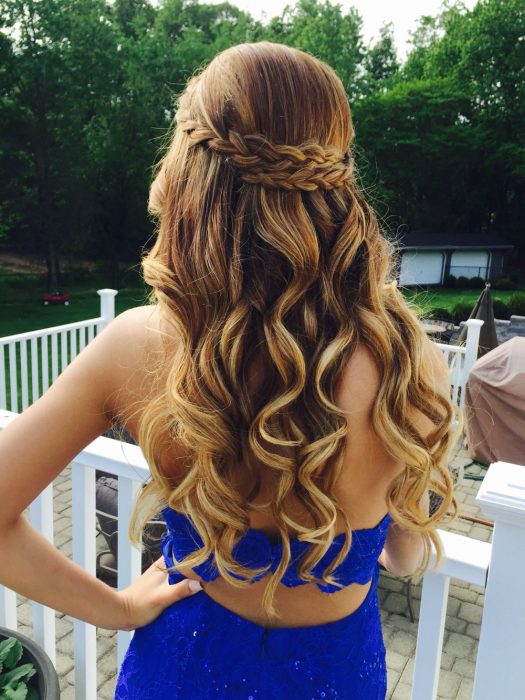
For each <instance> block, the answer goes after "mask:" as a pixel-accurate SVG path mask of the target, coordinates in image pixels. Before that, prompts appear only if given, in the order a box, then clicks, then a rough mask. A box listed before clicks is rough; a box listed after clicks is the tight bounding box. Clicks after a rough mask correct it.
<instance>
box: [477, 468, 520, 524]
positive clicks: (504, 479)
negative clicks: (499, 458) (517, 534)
mask: <svg viewBox="0 0 525 700" xmlns="http://www.w3.org/2000/svg"><path fill="white" fill-rule="evenodd" d="M476 502H477V504H478V505H479V507H480V508H481V509H482V511H483V512H484V513H485V514H486V515H488V516H489V517H492V518H493V519H494V520H496V521H503V522H506V523H511V524H513V525H519V526H521V527H523V528H525V466H522V465H520V464H511V463H510V462H494V463H493V464H491V465H490V467H489V469H488V471H487V474H486V476H485V478H484V479H483V482H482V484H481V487H480V489H479V491H478V495H477V497H476Z"/></svg>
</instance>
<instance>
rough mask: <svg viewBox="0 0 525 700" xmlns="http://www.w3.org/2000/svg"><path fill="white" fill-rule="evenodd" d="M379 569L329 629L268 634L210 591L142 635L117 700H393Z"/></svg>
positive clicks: (140, 631) (169, 612) (127, 660)
mask: <svg viewBox="0 0 525 700" xmlns="http://www.w3.org/2000/svg"><path fill="white" fill-rule="evenodd" d="M378 575H379V567H378V565H377V564H376V566H375V567H374V573H373V577H372V585H371V587H370V589H369V591H368V594H367V596H366V598H365V600H364V602H363V603H362V604H361V605H360V607H359V608H358V609H357V610H356V611H355V612H353V613H352V614H351V615H348V616H347V617H345V618H343V619H341V620H337V621H336V622H330V623H327V624H323V625H314V626H308V627H281V628H274V629H268V628H265V627H262V626H260V625H257V624H255V623H253V622H251V621H250V620H247V619H245V618H242V617H240V616H239V615H237V614H236V613H234V612H233V611H231V610H228V609H227V608H225V607H223V606H221V605H219V604H218V603H216V602H215V601H214V600H212V599H211V598H210V597H209V596H208V595H206V593H205V592H204V591H201V592H200V593H197V594H195V595H193V596H190V597H188V598H184V599H183V600H181V601H179V602H178V603H175V604H174V605H172V606H170V607H169V608H167V609H166V610H165V611H164V612H163V613H162V614H161V615H160V616H159V617H158V618H157V619H156V620H155V621H154V622H152V623H151V624H149V625H147V626H145V627H142V628H140V629H138V630H136V631H135V634H134V636H133V639H132V641H131V644H130V646H129V648H128V651H127V653H126V656H125V658H124V661H123V663H122V666H121V669H120V673H119V677H118V681H117V686H116V690H115V700H177V699H179V698H180V699H182V698H184V700H211V699H212V698H214V699H217V698H219V699H220V700H241V699H242V700H283V698H287V700H307V699H310V698H312V699H313V698H315V700H318V699H321V698H323V699H324V700H385V696H386V663H385V647H384V643H383V637H382V632H381V621H380V616H379V608H378V601H377V579H378Z"/></svg>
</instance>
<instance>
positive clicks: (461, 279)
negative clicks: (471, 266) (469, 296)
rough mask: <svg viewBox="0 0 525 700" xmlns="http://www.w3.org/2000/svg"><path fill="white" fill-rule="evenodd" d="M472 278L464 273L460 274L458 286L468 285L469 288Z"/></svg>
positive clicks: (457, 281)
mask: <svg viewBox="0 0 525 700" xmlns="http://www.w3.org/2000/svg"><path fill="white" fill-rule="evenodd" d="M469 285H470V280H469V279H468V278H467V277H465V276H464V275H460V276H459V277H458V278H457V280H456V287H466V288H467V289H468V287H469Z"/></svg>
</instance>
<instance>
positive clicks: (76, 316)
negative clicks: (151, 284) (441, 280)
mask: <svg viewBox="0 0 525 700" xmlns="http://www.w3.org/2000/svg"><path fill="white" fill-rule="evenodd" d="M121 278H122V282H123V285H124V286H123V287H122V288H121V289H120V290H119V293H118V294H117V297H116V299H115V312H116V313H117V314H119V313H121V312H122V311H125V310H126V309H129V308H132V307H133V306H140V305H142V304H145V303H146V296H147V287H146V286H145V285H144V283H143V282H142V280H141V278H140V276H139V274H138V272H137V269H136V268H133V267H129V266H128V267H127V268H123V269H122V271H121ZM105 287H111V284H110V283H109V281H108V277H104V275H102V274H100V273H96V274H88V273H86V272H82V279H78V275H77V276H74V275H69V279H67V277H66V278H65V279H64V283H63V285H62V287H61V289H63V290H64V291H67V292H68V293H69V294H70V295H71V301H70V304H69V306H63V305H57V306H54V305H50V306H43V304H42V294H43V293H44V292H45V291H46V289H47V287H46V279H45V276H44V275H37V274H30V273H12V272H8V271H7V270H4V269H2V268H0V337H2V336H6V335H12V334H15V333H23V332H25V331H31V330H38V329H40V328H49V327H50V326H58V325H60V324H63V323H72V322H74V321H84V320H86V319H89V318H95V317H97V316H98V315H99V313H100V297H99V296H98V294H97V289H102V288H105ZM402 291H403V294H405V296H406V297H407V298H408V299H410V300H411V301H412V302H414V303H415V304H416V305H417V306H418V307H419V308H421V309H422V311H423V313H426V312H427V311H429V310H430V309H431V308H432V307H434V308H435V307H440V308H445V309H448V310H449V311H450V312H452V310H453V308H454V306H455V305H456V304H457V303H458V302H465V303H468V304H471V305H472V306H474V304H475V303H476V299H477V298H478V296H479V295H480V293H481V290H479V289H443V288H441V287H429V288H428V289H418V288H404V289H403V290H402ZM491 291H492V297H493V298H494V299H501V300H502V301H507V300H508V298H509V297H510V295H511V294H513V292H514V291H516V290H511V291H500V290H497V289H494V290H491Z"/></svg>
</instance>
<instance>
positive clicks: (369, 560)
mask: <svg viewBox="0 0 525 700" xmlns="http://www.w3.org/2000/svg"><path fill="white" fill-rule="evenodd" d="M162 515H163V516H164V519H165V521H166V525H167V528H168V529H167V533H166V535H165V537H164V539H163V541H162V553H163V555H164V560H165V562H166V566H167V567H172V566H173V565H174V558H175V559H176V560H177V561H179V562H180V561H181V560H182V559H184V557H186V556H187V555H188V554H190V553H191V552H194V551H195V550H196V549H200V547H202V546H203V541H202V539H201V537H200V535H199V533H198V531H197V530H196V529H195V527H194V526H193V524H192V522H191V520H190V519H189V518H188V516H186V515H184V514H183V513H178V512H177V511H174V510H172V509H171V508H165V509H164V510H163V511H162ZM390 520H391V518H390V515H389V514H388V513H387V514H386V515H385V517H384V518H383V519H382V520H381V521H380V522H379V523H378V524H377V525H376V526H375V527H373V528H367V529H361V530H352V544H351V547H350V551H349V552H348V554H347V556H346V557H345V559H344V560H343V561H342V562H341V564H340V565H339V566H338V567H337V569H336V570H335V571H334V572H333V576H334V578H335V579H336V580H338V581H339V582H340V583H341V584H342V585H343V586H348V585H350V584H351V583H360V584H364V583H368V581H370V579H371V578H372V574H373V570H374V566H375V565H376V562H377V559H378V557H379V555H380V554H381V550H382V549H383V546H384V544H385V538H386V532H387V529H388V525H389V523H390ZM344 541H345V535H344V533H343V534H341V535H338V536H337V537H335V538H334V540H333V542H332V543H331V545H330V547H329V549H328V551H327V552H326V554H325V555H324V556H323V557H322V559H321V560H320V561H319V562H318V564H317V565H316V566H315V567H314V568H313V569H312V573H313V575H314V576H316V577H317V578H321V577H322V573H323V571H324V570H325V569H326V567H327V566H328V565H329V564H330V563H331V562H332V561H333V559H334V557H335V556H336V555H337V554H338V553H339V552H340V551H341V549H342V547H343V545H344ZM309 546H310V545H309V543H308V542H301V541H299V540H297V539H291V540H290V550H291V561H290V564H289V565H288V568H287V570H286V572H285V574H284V577H283V579H282V581H281V583H283V584H284V585H285V586H288V587H294V586H300V585H303V584H305V583H307V581H303V580H302V579H300V578H299V575H298V571H297V565H298V562H299V560H300V559H301V557H302V556H303V554H304V553H305V551H306V550H307V549H308V547H309ZM233 555H234V557H235V559H236V560H237V561H238V562H240V563H241V564H243V565H245V566H248V567H251V568H259V567H269V571H271V572H275V570H276V569H277V567H278V565H279V562H280V560H281V556H282V544H281V542H275V543H272V542H271V540H270V538H269V537H268V536H267V535H266V534H265V533H264V532H262V531H260V530H254V529H249V530H247V532H246V533H245V535H244V536H243V537H242V538H241V539H240V540H239V542H238V543H237V545H236V546H235V547H234V549H233ZM193 571H195V573H196V574H198V575H199V576H200V577H201V578H202V579H203V580H204V581H213V580H214V579H215V578H217V577H218V576H219V572H218V570H217V568H216V566H215V565H214V563H213V555H210V556H209V557H208V559H207V561H205V562H204V563H203V564H199V565H198V566H196V567H195V568H194V569H193ZM266 575H268V573H267V572H263V573H261V574H259V575H256V576H254V577H253V579H251V580H252V581H258V580H259V579H261V578H263V577H264V576H266ZM232 576H233V577H234V578H239V579H240V578H242V577H241V576H237V575H236V574H232ZM183 578H184V576H182V574H180V573H179V572H177V571H172V572H170V573H169V575H168V580H169V582H170V583H172V584H173V583H177V582H178V581H181V580H182V579H183ZM316 585H317V586H318V587H319V588H320V589H321V590H322V591H323V592H324V593H335V592H337V591H338V590H340V588H339V587H338V586H335V585H332V584H322V583H317V584H316Z"/></svg>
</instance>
